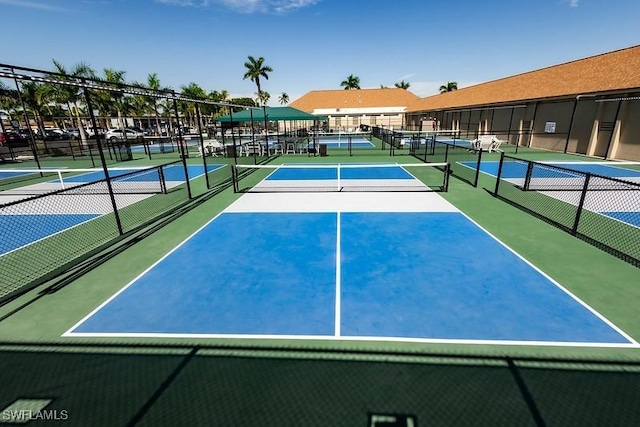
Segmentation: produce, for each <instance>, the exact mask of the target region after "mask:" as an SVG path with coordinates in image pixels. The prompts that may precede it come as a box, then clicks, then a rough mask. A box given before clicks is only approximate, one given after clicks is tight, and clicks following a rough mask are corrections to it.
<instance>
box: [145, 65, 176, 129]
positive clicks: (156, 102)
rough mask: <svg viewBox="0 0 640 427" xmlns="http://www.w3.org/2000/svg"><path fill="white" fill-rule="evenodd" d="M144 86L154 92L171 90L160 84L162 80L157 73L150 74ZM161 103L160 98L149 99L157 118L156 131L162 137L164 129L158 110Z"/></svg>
mask: <svg viewBox="0 0 640 427" xmlns="http://www.w3.org/2000/svg"><path fill="white" fill-rule="evenodd" d="M142 86H144V87H147V88H148V89H151V90H154V91H170V90H171V88H170V87H165V86H162V85H161V84H160V78H159V77H158V74H157V73H149V75H147V83H146V84H145V85H142ZM161 102H162V100H161V99H159V98H150V99H149V106H150V107H151V109H152V111H153V114H154V115H155V116H156V131H157V132H158V136H161V135H162V128H161V126H160V111H159V108H158V107H159V106H160V105H161Z"/></svg>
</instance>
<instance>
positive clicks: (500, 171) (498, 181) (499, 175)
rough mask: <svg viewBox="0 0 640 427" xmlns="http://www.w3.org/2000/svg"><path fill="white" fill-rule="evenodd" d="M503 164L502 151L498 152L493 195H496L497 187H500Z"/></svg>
mask: <svg viewBox="0 0 640 427" xmlns="http://www.w3.org/2000/svg"><path fill="white" fill-rule="evenodd" d="M503 164H504V152H503V153H500V164H499V165H498V176H496V187H495V189H494V190H493V196H494V197H495V196H497V195H498V189H499V188H500V178H501V177H502V165H503Z"/></svg>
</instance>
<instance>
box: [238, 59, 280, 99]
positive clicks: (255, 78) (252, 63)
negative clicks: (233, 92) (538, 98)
mask: <svg viewBox="0 0 640 427" xmlns="http://www.w3.org/2000/svg"><path fill="white" fill-rule="evenodd" d="M248 59H249V61H247V62H245V63H244V66H245V68H246V69H247V72H246V73H244V77H243V80H246V79H250V80H251V81H252V82H254V83H255V84H256V86H257V88H258V98H259V99H261V97H260V94H261V93H262V88H261V87H260V77H264V79H265V80H269V73H271V72H273V68H271V67H270V66H268V65H264V58H263V57H260V58H258V59H255V58H254V57H253V56H251V55H249V57H248Z"/></svg>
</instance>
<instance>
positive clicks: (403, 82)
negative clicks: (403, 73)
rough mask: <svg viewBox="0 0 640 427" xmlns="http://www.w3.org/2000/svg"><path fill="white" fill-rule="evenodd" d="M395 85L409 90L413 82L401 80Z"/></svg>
mask: <svg viewBox="0 0 640 427" xmlns="http://www.w3.org/2000/svg"><path fill="white" fill-rule="evenodd" d="M395 86H396V87H397V88H399V89H404V90H407V89H409V86H411V83H409V82H405V81H404V80H401V81H400V82H399V83H396V84H395Z"/></svg>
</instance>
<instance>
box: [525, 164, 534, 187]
mask: <svg viewBox="0 0 640 427" xmlns="http://www.w3.org/2000/svg"><path fill="white" fill-rule="evenodd" d="M533 165H534V163H533V162H531V161H530V162H529V163H528V164H527V174H526V175H525V177H524V184H523V185H522V189H523V190H525V191H527V190H528V189H529V186H530V185H531V175H533Z"/></svg>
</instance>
